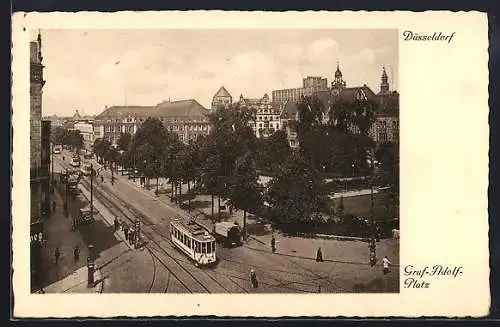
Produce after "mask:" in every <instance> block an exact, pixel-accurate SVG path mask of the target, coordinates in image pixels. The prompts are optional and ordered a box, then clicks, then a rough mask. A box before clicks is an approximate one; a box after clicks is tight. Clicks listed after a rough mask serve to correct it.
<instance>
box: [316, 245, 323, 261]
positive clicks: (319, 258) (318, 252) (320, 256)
mask: <svg viewBox="0 0 500 327" xmlns="http://www.w3.org/2000/svg"><path fill="white" fill-rule="evenodd" d="M316 262H323V253H322V252H321V247H319V248H318V251H317V252H316Z"/></svg>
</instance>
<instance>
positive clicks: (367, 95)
mask: <svg viewBox="0 0 500 327" xmlns="http://www.w3.org/2000/svg"><path fill="white" fill-rule="evenodd" d="M321 83H322V84H321V88H323V86H324V82H321ZM284 91H286V90H284ZM311 95H312V96H314V97H317V98H318V99H319V100H320V101H321V102H322V104H323V108H324V112H323V117H322V122H323V123H327V122H328V121H329V120H330V117H331V112H330V111H331V110H332V109H333V110H334V108H335V105H336V104H337V103H339V102H340V101H343V102H347V103H349V102H351V103H355V102H356V103H361V104H363V103H365V104H370V106H371V107H372V109H373V110H374V116H375V117H374V123H373V124H372V126H371V127H370V128H369V130H368V135H369V136H370V137H371V138H372V139H373V140H374V141H375V143H377V144H381V143H387V142H399V94H398V92H396V91H391V90H390V85H389V80H388V77H387V73H386V71H385V68H383V70H382V76H381V83H380V91H379V92H378V93H377V94H375V93H374V92H373V91H372V90H371V89H370V87H368V86H367V85H366V84H365V85H363V86H356V87H347V85H346V82H345V80H344V79H343V75H342V71H341V70H340V67H339V64H338V63H337V70H336V71H335V75H334V79H333V81H332V83H331V87H330V88H328V89H327V90H321V91H317V92H313V93H312V94H311ZM295 98H296V96H295V95H294V96H292V97H290V98H289V99H286V100H285V103H284V104H283V106H281V108H282V110H281V114H280V125H281V127H282V129H284V130H285V131H287V136H288V140H289V143H290V146H291V147H297V146H298V145H299V144H298V140H297V133H296V132H295V131H294V130H293V123H292V121H294V120H298V114H297V103H298V102H299V101H300V99H299V100H291V99H295ZM348 129H349V130H350V131H351V132H352V133H359V132H360V131H359V130H358V128H357V126H355V125H352V126H348Z"/></svg>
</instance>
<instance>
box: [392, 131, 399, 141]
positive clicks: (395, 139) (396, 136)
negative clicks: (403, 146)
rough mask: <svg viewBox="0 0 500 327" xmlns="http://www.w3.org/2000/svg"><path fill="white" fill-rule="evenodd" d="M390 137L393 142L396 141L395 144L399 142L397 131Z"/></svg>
mask: <svg viewBox="0 0 500 327" xmlns="http://www.w3.org/2000/svg"><path fill="white" fill-rule="evenodd" d="M392 137H393V139H394V141H396V142H397V141H398V140H399V132H398V131H394V133H393V136H392Z"/></svg>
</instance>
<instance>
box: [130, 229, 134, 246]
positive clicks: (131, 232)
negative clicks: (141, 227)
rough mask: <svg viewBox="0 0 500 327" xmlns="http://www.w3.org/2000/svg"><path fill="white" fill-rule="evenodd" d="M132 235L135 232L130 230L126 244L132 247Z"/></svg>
mask: <svg viewBox="0 0 500 327" xmlns="http://www.w3.org/2000/svg"><path fill="white" fill-rule="evenodd" d="M134 234H135V231H134V230H133V229H131V230H130V233H129V234H128V243H129V244H130V245H132V241H133V240H134Z"/></svg>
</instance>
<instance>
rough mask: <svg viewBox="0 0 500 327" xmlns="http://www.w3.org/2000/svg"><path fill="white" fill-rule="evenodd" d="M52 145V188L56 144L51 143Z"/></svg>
mask: <svg viewBox="0 0 500 327" xmlns="http://www.w3.org/2000/svg"><path fill="white" fill-rule="evenodd" d="M51 144H52V149H51V151H50V152H51V157H52V160H51V161H50V163H51V165H52V182H51V185H52V187H54V143H51Z"/></svg>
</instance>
